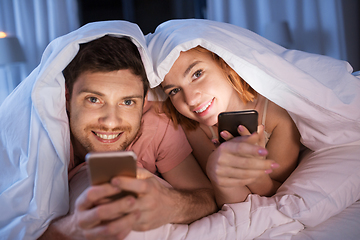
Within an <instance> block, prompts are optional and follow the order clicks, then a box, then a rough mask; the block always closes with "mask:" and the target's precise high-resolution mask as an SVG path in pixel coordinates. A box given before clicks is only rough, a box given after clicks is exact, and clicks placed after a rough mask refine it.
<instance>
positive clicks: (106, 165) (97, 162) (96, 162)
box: [85, 151, 137, 199]
mask: <svg viewBox="0 0 360 240" xmlns="http://www.w3.org/2000/svg"><path fill="white" fill-rule="evenodd" d="M136 159H137V157H136V154H135V153H134V152H132V151H116V152H93V153H88V154H87V155H86V156H85V160H86V162H87V164H88V173H89V176H90V184H91V185H100V184H104V183H108V182H110V181H111V179H112V178H113V177H116V176H126V177H133V178H136ZM128 194H132V195H134V193H130V192H126V191H122V192H121V193H119V194H117V195H115V196H112V197H111V199H117V198H120V197H124V196H126V195H128ZM134 196H135V195H134Z"/></svg>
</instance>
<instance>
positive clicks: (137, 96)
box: [123, 95, 144, 99]
mask: <svg viewBox="0 0 360 240" xmlns="http://www.w3.org/2000/svg"><path fill="white" fill-rule="evenodd" d="M129 98H130V99H131V98H141V99H143V98H144V96H143V95H128V96H124V97H123V99H129Z"/></svg>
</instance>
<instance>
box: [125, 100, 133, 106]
mask: <svg viewBox="0 0 360 240" xmlns="http://www.w3.org/2000/svg"><path fill="white" fill-rule="evenodd" d="M124 104H125V105H127V106H131V105H133V104H134V101H133V100H125V101H124Z"/></svg>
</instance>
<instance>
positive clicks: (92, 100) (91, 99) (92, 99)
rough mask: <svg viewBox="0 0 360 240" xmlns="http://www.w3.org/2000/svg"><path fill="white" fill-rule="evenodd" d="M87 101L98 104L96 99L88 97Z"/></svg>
mask: <svg viewBox="0 0 360 240" xmlns="http://www.w3.org/2000/svg"><path fill="white" fill-rule="evenodd" d="M88 99H89V101H90V102H91V103H99V102H100V100H99V99H98V98H96V97H89V98H88Z"/></svg>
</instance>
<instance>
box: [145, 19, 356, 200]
mask: <svg viewBox="0 0 360 240" xmlns="http://www.w3.org/2000/svg"><path fill="white" fill-rule="evenodd" d="M147 42H148V48H149V50H150V52H151V55H152V58H153V63H154V68H155V69H154V70H155V72H156V73H157V75H158V77H159V78H158V79H150V81H151V84H152V87H154V86H157V85H159V84H160V83H161V87H162V89H163V90H164V91H165V93H166V94H168V96H169V99H168V100H167V104H166V105H167V106H168V107H169V106H170V108H169V112H168V113H169V114H171V115H172V116H173V119H177V120H178V122H180V123H181V124H182V125H183V127H184V128H185V129H186V131H187V136H188V139H189V141H190V142H191V145H192V147H193V149H194V155H195V156H196V157H197V158H198V159H199V161H200V165H202V167H203V169H204V170H206V172H207V174H208V176H209V178H210V179H211V181H212V182H213V184H214V186H215V188H217V190H218V196H217V200H218V204H219V205H221V204H222V203H224V202H229V203H231V202H236V201H241V200H243V199H244V198H245V197H246V195H247V193H249V192H246V189H245V190H244V188H243V186H244V185H247V186H248V187H249V189H250V190H251V191H252V192H253V193H258V194H260V195H271V194H273V193H274V191H276V189H277V187H278V186H279V185H280V183H281V182H283V181H284V180H285V179H286V178H287V177H288V175H289V174H290V173H291V171H292V170H293V169H294V168H295V166H296V159H297V154H298V151H299V145H300V143H299V133H298V132H297V129H298V130H299V132H300V135H301V143H302V144H304V145H305V146H306V147H307V148H309V149H311V150H312V151H315V152H316V151H318V150H319V151H320V150H322V149H327V148H329V147H332V146H339V145H343V144H348V143H351V142H355V141H358V140H359V136H358V135H357V134H356V131H357V128H358V127H357V124H356V123H357V121H358V120H357V119H358V118H359V116H358V114H357V113H356V112H358V107H357V104H356V101H357V99H359V94H358V93H357V92H356V89H358V88H359V86H358V85H359V83H358V80H357V79H356V78H355V77H353V76H351V74H350V73H351V67H350V66H349V64H348V63H346V62H342V61H338V60H335V59H331V58H329V57H325V56H319V55H314V54H309V53H305V52H299V51H295V50H287V49H284V48H283V47H281V46H279V45H276V44H274V43H272V42H270V41H268V40H266V39H264V38H262V37H261V36H259V35H257V34H254V33H253V32H251V31H248V30H246V29H243V28H240V27H237V26H234V25H230V24H226V23H220V22H213V21H209V20H199V19H191V20H173V21H168V22H165V23H163V24H161V25H160V26H158V28H157V29H156V31H155V33H154V34H151V35H148V36H147ZM325 69H326V71H325ZM242 79H243V80H245V81H246V82H244V81H243V80H242ZM162 80H164V81H163V82H162ZM229 83H231V84H229ZM170 101H171V102H170ZM266 104H268V106H267V107H266ZM172 105H173V106H174V107H175V108H173V109H172V110H171V106H172ZM244 109H256V110H257V111H258V112H259V115H260V117H259V122H258V123H259V125H260V127H259V131H258V133H257V134H252V135H251V136H250V137H247V138H234V139H232V140H231V141H228V142H225V143H223V144H221V145H220V147H218V148H216V147H215V146H214V144H212V143H211V139H213V135H215V134H212V132H214V133H216V132H217V131H216V123H217V114H218V113H220V112H222V111H234V110H244ZM284 109H285V110H286V111H285V110H284ZM174 110H176V111H174ZM177 112H178V113H180V114H178V113H177ZM183 116H184V117H183ZM263 116H265V117H264V121H263V120H262V119H263ZM289 116H291V118H290V117H289ZM184 119H185V120H184ZM196 122H198V123H199V124H198V125H197V124H196ZM263 123H264V125H265V132H266V133H268V134H271V136H270V139H269V142H268V143H267V144H266V148H267V150H268V152H269V154H268V155H267V159H266V160H263V159H259V158H258V157H259V156H264V155H266V153H265V154H264V152H262V151H260V154H259V152H257V153H255V152H256V151H254V154H253V155H252V156H249V155H247V156H242V155H241V148H243V149H244V148H246V149H249V148H250V145H251V144H252V145H251V146H252V147H254V144H258V145H262V144H263V143H262V141H261V140H260V139H262V137H263V135H262V134H263V129H262V127H261V125H262V124H263ZM294 123H295V124H296V127H295V125H294ZM209 126H211V128H209ZM192 129H195V130H193V131H191V130H192ZM239 130H240V131H241V132H242V134H248V133H247V131H246V129H244V128H242V127H240V129H239ZM222 134H224V137H225V138H227V139H229V138H231V136H226V133H222ZM215 137H218V136H215ZM246 144H248V145H246ZM214 149H215V150H214ZM257 150H261V147H260V146H258V148H257ZM201 156H203V157H201ZM229 156H232V157H229ZM341 158H343V157H341ZM276 163H277V164H278V165H277V164H276ZM241 168H244V169H241ZM266 173H268V174H269V176H266ZM270 178H271V179H270ZM270 180H271V181H270ZM269 183H270V184H269ZM234 188H237V191H234ZM304 189H305V188H304ZM240 190H241V191H240ZM219 193H220V194H219ZM234 193H239V194H234ZM294 197H296V196H295V195H294Z"/></svg>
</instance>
